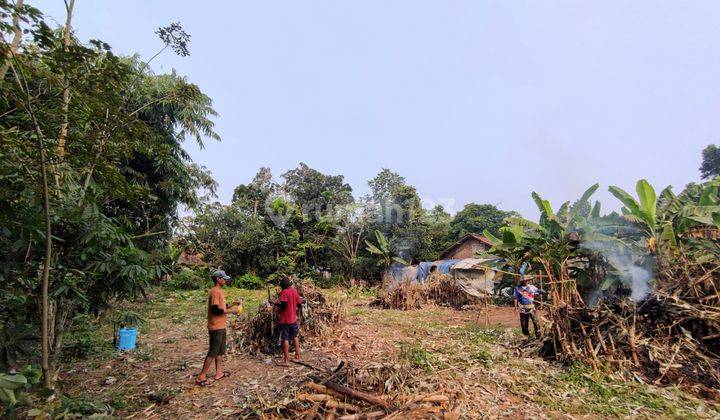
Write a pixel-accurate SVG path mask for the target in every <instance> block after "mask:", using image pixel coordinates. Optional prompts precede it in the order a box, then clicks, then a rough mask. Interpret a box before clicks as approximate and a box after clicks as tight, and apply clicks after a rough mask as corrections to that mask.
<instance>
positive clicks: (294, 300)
mask: <svg viewBox="0 0 720 420" xmlns="http://www.w3.org/2000/svg"><path fill="white" fill-rule="evenodd" d="M280 287H282V292H280V298H279V299H278V300H277V301H276V302H273V304H274V305H275V306H277V307H279V308H280V338H281V339H282V349H283V355H284V357H285V358H284V360H283V363H281V364H280V366H290V363H289V362H290V340H293V343H294V344H295V360H300V342H299V340H298V324H297V310H298V306H300V304H302V303H303V299H302V297H300V293H298V291H297V289H295V288H294V287H292V283H291V282H290V278H289V277H287V276H285V277H283V278H282V279H280Z"/></svg>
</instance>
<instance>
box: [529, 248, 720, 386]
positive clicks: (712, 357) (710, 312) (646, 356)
mask: <svg viewBox="0 0 720 420" xmlns="http://www.w3.org/2000/svg"><path fill="white" fill-rule="evenodd" d="M552 280H553V279H551V281H552ZM573 289H574V283H573V282H572V281H569V279H567V278H564V279H563V278H559V279H555V281H554V282H552V283H550V287H549V290H550V294H551V296H552V304H549V305H547V309H548V314H549V315H550V318H551V321H552V322H551V323H550V324H549V325H546V326H545V328H546V332H547V334H546V336H545V339H544V341H543V342H542V343H541V347H540V352H541V354H543V355H544V356H547V357H552V358H554V359H556V360H560V361H563V362H573V361H584V362H587V363H589V364H592V365H593V366H595V367H596V368H609V369H613V370H616V371H620V372H627V373H629V374H630V375H631V376H633V377H635V378H636V379H640V380H644V381H648V382H652V383H655V384H681V385H683V386H685V387H688V388H691V389H693V390H694V391H696V392H697V393H698V394H700V395H703V396H705V397H706V398H711V399H716V400H718V399H720V392H718V389H720V291H719V290H720V265H717V264H707V263H704V264H699V263H696V264H691V263H689V262H687V261H684V262H683V263H682V264H679V265H675V266H674V267H673V268H668V269H666V270H664V271H663V272H662V273H661V278H660V281H659V284H658V287H657V289H656V290H655V291H654V292H652V293H651V294H650V295H649V296H648V297H647V298H645V299H644V300H643V301H641V302H638V303H635V302H632V301H630V300H628V299H622V298H610V299H605V300H603V301H601V302H599V303H598V304H597V305H596V306H595V307H592V308H591V307H588V306H586V305H585V304H584V302H582V299H581V298H580V297H579V295H578V294H577V291H576V290H573Z"/></svg>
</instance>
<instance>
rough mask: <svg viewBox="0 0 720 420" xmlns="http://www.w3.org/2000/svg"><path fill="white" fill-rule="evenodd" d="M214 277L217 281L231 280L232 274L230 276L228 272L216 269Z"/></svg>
mask: <svg viewBox="0 0 720 420" xmlns="http://www.w3.org/2000/svg"><path fill="white" fill-rule="evenodd" d="M212 278H213V280H215V281H217V280H218V279H223V280H230V276H228V275H227V273H225V272H224V271H222V270H216V271H215V272H214V273H212Z"/></svg>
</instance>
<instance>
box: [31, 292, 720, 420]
mask: <svg viewBox="0 0 720 420" xmlns="http://www.w3.org/2000/svg"><path fill="white" fill-rule="evenodd" d="M328 294H329V295H330V296H331V298H332V299H344V300H346V301H347V305H348V321H347V323H346V324H345V325H344V326H342V327H338V329H337V330H336V331H335V332H334V333H333V334H332V335H331V336H328V337H323V338H322V339H320V340H318V339H315V340H312V339H311V340H309V341H307V342H306V354H307V357H309V358H315V359H316V360H320V359H323V360H324V359H333V360H339V359H343V360H353V361H357V362H358V363H359V362H363V363H369V362H377V363H392V364H396V365H398V366H402V367H403V368H404V369H406V370H408V371H410V372H412V375H411V376H412V384H413V385H412V386H411V387H410V388H408V390H406V391H405V392H414V391H417V390H419V389H421V388H423V389H424V388H426V389H435V390H443V391H444V392H450V393H452V395H453V396H454V398H457V400H458V402H459V407H461V409H460V411H462V412H463V414H465V415H466V416H467V417H468V418H469V417H475V416H477V415H480V414H482V415H484V416H487V417H520V418H530V417H541V418H543V417H547V418H565V417H567V416H570V417H574V418H598V417H601V418H618V417H633V418H635V417H640V418H713V417H715V418H717V417H718V416H720V414H719V413H718V411H717V406H716V405H713V404H712V403H709V402H706V401H702V400H699V399H697V398H695V397H693V396H692V395H691V394H690V393H688V392H686V391H683V390H681V389H678V388H658V387H655V386H653V385H649V384H643V383H640V382H638V381H637V380H633V381H626V380H622V379H620V378H619V377H617V376H615V375H613V374H612V372H593V370H592V369H590V368H588V367H587V366H584V365H576V366H569V367H564V366H559V365H557V364H553V363H548V362H546V361H544V360H541V359H538V358H534V357H527V356H522V355H521V353H519V352H518V351H517V346H518V343H519V342H520V340H521V335H520V334H519V330H518V328H517V327H516V326H515V324H514V322H515V320H514V314H513V313H512V310H511V309H509V308H492V310H491V311H490V313H489V318H490V324H489V325H485V319H484V317H479V316H478V314H477V313H475V312H473V311H456V310H452V309H448V308H440V307H434V306H431V307H427V308H424V309H422V310H416V311H396V310H383V309H377V308H373V307H370V306H368V304H367V303H368V301H369V298H370V295H369V294H367V293H361V292H350V293H348V292H346V291H341V290H335V291H332V292H329V293H328ZM226 296H227V299H228V301H232V300H234V299H236V298H242V299H243V300H244V301H245V310H246V313H247V312H249V313H253V312H254V311H255V310H256V308H257V307H258V305H259V303H260V302H262V301H263V300H265V299H267V292H266V291H264V290H258V291H254V290H241V289H234V288H228V289H227V290H226ZM206 299H207V292H206V291H173V292H168V291H161V292H157V293H156V294H154V295H153V297H152V298H151V299H150V300H149V301H148V302H144V303H138V304H134V305H132V306H131V308H132V309H133V310H136V311H137V312H139V313H140V314H141V315H142V316H143V317H144V318H145V320H146V321H145V323H144V324H143V325H142V326H141V328H140V339H139V346H138V349H137V350H136V351H134V352H130V353H122V354H121V353H118V352H116V351H114V350H113V349H112V344H111V338H112V326H111V325H110V323H109V322H107V320H106V319H107V317H101V318H100V319H99V320H92V319H86V320H85V322H84V323H83V324H82V326H81V327H79V328H76V329H75V330H73V331H72V332H71V334H69V336H68V337H67V339H68V344H69V346H68V347H69V351H68V354H67V360H68V362H67V363H66V364H65V366H64V369H63V370H62V371H61V372H60V380H61V387H62V391H63V393H64V397H63V398H60V399H58V400H56V401H53V402H51V403H47V404H45V406H44V409H45V410H46V411H47V412H53V413H59V412H62V411H66V412H79V413H82V414H84V415H89V414H92V413H105V414H111V415H115V416H128V415H133V414H134V415H136V416H140V417H144V416H159V417H178V416H182V417H185V418H209V417H216V416H220V417H222V416H230V417H232V416H236V415H237V413H240V412H243V413H247V412H248V410H252V409H253V408H256V406H258V405H264V406H268V405H271V404H272V403H273V398H275V399H278V400H281V399H282V398H286V397H288V396H290V395H291V394H292V391H293V390H294V389H292V387H291V385H289V383H288V382H284V381H283V376H288V377H292V375H293V374H302V371H301V370H298V369H302V368H301V367H293V368H292V369H294V370H292V371H291V372H289V373H288V372H286V371H285V370H283V369H282V368H279V367H276V366H272V365H268V364H267V360H266V359H263V358H262V357H261V358H254V357H250V356H248V355H244V354H236V355H233V356H231V357H230V358H229V359H230V360H228V367H229V368H231V369H233V370H234V372H235V373H234V375H233V377H232V378H231V380H228V381H227V382H218V383H217V384H214V386H213V387H211V388H210V389H199V388H198V387H195V386H194V384H193V382H192V378H193V376H194V375H195V374H196V373H197V371H198V370H199V366H200V363H201V361H202V357H203V355H204V351H205V346H206V340H207V338H206V334H207V333H206V330H205V316H206V306H205V302H206ZM109 378H114V380H113V379H109ZM277 378H280V380H276V379H277ZM285 381H287V379H285ZM413 387H415V388H413Z"/></svg>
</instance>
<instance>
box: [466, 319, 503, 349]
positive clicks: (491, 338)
mask: <svg viewBox="0 0 720 420" xmlns="http://www.w3.org/2000/svg"><path fill="white" fill-rule="evenodd" d="M465 332H466V334H467V335H466V338H467V340H469V341H472V342H479V343H487V344H494V343H497V342H498V339H499V338H500V337H501V336H503V335H504V334H505V333H506V332H507V328H502V327H482V326H480V325H478V324H472V323H471V324H467V325H466V326H465Z"/></svg>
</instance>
